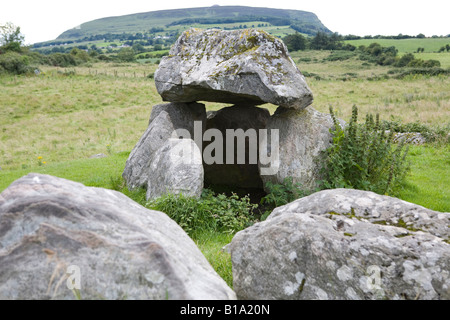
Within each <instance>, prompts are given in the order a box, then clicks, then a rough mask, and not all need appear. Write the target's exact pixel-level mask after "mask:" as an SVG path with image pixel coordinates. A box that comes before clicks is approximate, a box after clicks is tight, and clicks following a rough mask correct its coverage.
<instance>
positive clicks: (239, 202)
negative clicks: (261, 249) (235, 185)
mask: <svg viewBox="0 0 450 320" xmlns="http://www.w3.org/2000/svg"><path fill="white" fill-rule="evenodd" d="M146 206H147V207H148V208H150V209H153V210H159V211H162V212H164V213H166V214H167V215H168V216H169V217H170V218H172V219H173V220H174V221H175V222H177V223H178V224H179V225H180V226H181V227H182V228H183V229H184V230H185V231H186V232H187V233H188V234H190V235H192V234H193V233H194V232H196V231H199V230H200V231H205V230H212V231H219V232H225V233H230V234H231V233H235V232H237V231H239V230H242V229H244V228H246V227H247V226H248V225H249V224H250V223H251V220H252V219H251V211H252V210H253V209H254V208H255V207H256V205H255V204H251V203H250V199H249V197H247V196H245V197H243V198H239V197H238V196H237V195H236V194H232V195H231V196H229V197H228V196H226V195H225V194H217V195H216V194H215V193H214V192H213V191H211V190H208V189H204V190H203V194H202V196H201V198H200V199H197V198H195V197H186V196H183V195H182V194H179V195H173V194H167V195H165V196H162V197H160V198H157V199H155V200H152V201H150V202H149V203H148V204H147V205H146Z"/></svg>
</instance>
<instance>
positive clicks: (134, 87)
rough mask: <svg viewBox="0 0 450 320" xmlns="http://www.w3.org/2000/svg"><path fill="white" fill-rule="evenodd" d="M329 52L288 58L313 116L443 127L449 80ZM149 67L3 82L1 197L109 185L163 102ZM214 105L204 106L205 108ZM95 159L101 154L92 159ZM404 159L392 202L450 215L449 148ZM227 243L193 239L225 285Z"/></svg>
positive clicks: (423, 149) (82, 70)
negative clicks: (17, 190) (50, 187)
mask: <svg viewBox="0 0 450 320" xmlns="http://www.w3.org/2000/svg"><path fill="white" fill-rule="evenodd" d="M358 41H360V40H358ZM330 54H331V52H329V51H299V52H294V53H292V58H293V60H294V61H295V62H296V63H298V66H299V69H300V70H301V71H302V72H304V73H305V74H307V82H308V84H309V86H310V88H311V90H312V91H313V93H314V103H313V107H315V108H316V109H317V110H319V111H321V112H328V109H329V107H330V106H332V107H333V108H334V110H335V111H336V113H337V115H338V116H339V117H341V118H342V119H344V120H348V119H349V118H350V115H351V110H352V106H353V105H357V106H358V108H359V112H360V114H361V115H364V114H365V113H369V112H370V113H373V114H375V113H379V114H380V117H381V119H386V120H392V119H394V120H398V121H401V122H404V123H412V122H421V123H424V124H427V125H429V126H430V127H445V126H447V128H448V125H449V123H450V90H449V88H450V77H448V76H434V77H430V76H422V75H416V76H407V77H405V78H402V79H396V78H394V77H385V76H384V75H386V74H388V71H389V70H390V69H389V68H388V67H382V66H376V65H373V64H364V62H363V61H360V60H358V59H356V58H355V57H353V58H350V59H347V60H344V61H326V60H325V58H327V57H328V56H329V55H330ZM423 54H424V55H427V54H428V55H434V54H435V53H431V52H427V51H426V52H425V53H423ZM445 54H446V53H442V54H437V53H436V55H439V56H433V57H432V58H434V59H437V58H439V57H441V56H442V57H444V55H445ZM447 55H448V56H450V53H448V54H447ZM439 59H440V58H439ZM445 59H447V56H445ZM156 68H157V65H155V64H139V63H120V64H117V63H95V64H89V65H86V66H80V67H75V68H70V69H64V68H56V67H42V71H43V72H42V73H41V74H40V75H38V76H34V75H33V76H8V75H3V76H1V77H0V89H1V90H0V167H1V170H0V192H1V191H3V190H4V189H5V188H7V187H8V185H9V184H10V183H11V182H13V181H14V180H16V179H18V178H20V177H21V176H23V175H26V174H27V173H29V172H40V173H45V174H51V175H55V176H59V177H63V178H67V179H70V180H74V181H78V182H81V183H84V184H85V185H88V186H97V187H104V188H113V187H114V185H115V184H116V183H117V181H120V179H121V178H120V177H121V174H122V171H123V169H124V166H125V161H126V159H127V157H128V155H129V152H130V151H131V150H132V148H133V147H134V145H135V144H136V143H137V141H138V140H139V138H140V137H141V135H142V133H143V132H144V131H145V129H146V127H147V125H148V119H149V116H150V112H151V109H152V106H154V105H156V104H159V103H162V100H161V98H160V96H159V95H158V94H157V92H156V88H155V83H154V80H153V79H152V77H149V75H151V74H152V73H154V72H155V70H156ZM221 107H223V105H221V104H214V103H207V109H208V110H216V109H218V108H221ZM264 107H267V108H268V109H269V110H270V111H271V112H274V111H275V109H276V107H275V106H271V105H264ZM361 118H363V117H361ZM99 153H103V154H105V155H106V157H104V158H100V159H97V158H90V157H91V156H93V155H96V154H99ZM408 160H409V161H410V162H411V172H410V174H409V175H408V178H407V183H406V184H405V185H404V186H403V187H402V188H401V189H399V190H397V191H396V194H395V196H397V197H399V198H401V199H404V200H406V201H409V202H413V203H416V204H419V205H422V206H425V207H427V208H430V209H433V210H437V211H443V212H450V192H449V190H450V180H449V178H448V177H450V147H449V145H448V143H444V144H428V145H424V146H412V147H411V151H410V153H409V156H408ZM231 239H232V235H229V234H214V233H212V234H200V235H197V236H196V238H195V239H194V240H195V241H196V242H197V244H198V245H199V247H200V249H201V250H202V252H203V253H204V254H205V256H206V257H207V258H208V260H209V261H210V262H211V264H212V266H213V267H214V268H215V269H216V270H217V271H218V273H219V274H220V275H221V276H222V277H223V278H224V279H225V280H226V281H227V283H228V284H229V285H230V286H232V275H231V261H230V258H229V256H228V255H227V254H226V253H224V252H222V251H221V248H222V247H223V246H224V245H225V244H227V243H229V242H230V241H231Z"/></svg>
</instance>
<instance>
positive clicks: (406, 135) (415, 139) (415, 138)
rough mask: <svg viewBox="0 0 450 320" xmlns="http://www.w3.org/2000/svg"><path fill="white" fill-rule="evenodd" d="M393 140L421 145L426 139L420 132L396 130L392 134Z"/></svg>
mask: <svg viewBox="0 0 450 320" xmlns="http://www.w3.org/2000/svg"><path fill="white" fill-rule="evenodd" d="M393 140H394V142H403V143H408V144H415V145H422V144H424V143H426V142H427V139H425V137H424V136H423V135H422V134H421V133H420V132H398V133H395V134H394V137H393Z"/></svg>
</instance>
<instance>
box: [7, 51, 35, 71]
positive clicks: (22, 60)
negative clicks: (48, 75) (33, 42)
mask: <svg viewBox="0 0 450 320" xmlns="http://www.w3.org/2000/svg"><path fill="white" fill-rule="evenodd" d="M29 64H30V60H29V58H28V57H27V56H25V55H21V54H20V53H17V52H15V51H8V52H6V53H4V54H0V72H7V73H12V74H25V73H29V72H32V71H33V68H32V67H30V65H29Z"/></svg>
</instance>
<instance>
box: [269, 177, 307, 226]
mask: <svg viewBox="0 0 450 320" xmlns="http://www.w3.org/2000/svg"><path fill="white" fill-rule="evenodd" d="M266 190H267V195H266V196H264V197H263V198H262V199H261V205H263V206H264V207H265V212H264V213H263V214H262V216H261V218H260V220H261V221H263V220H265V219H266V218H267V216H268V215H269V214H270V213H271V212H272V210H273V209H275V208H276V207H279V206H283V205H285V204H288V203H290V202H292V201H294V200H297V199H299V198H302V197H305V196H307V195H309V193H308V192H306V191H304V190H303V189H302V186H301V184H300V183H294V182H293V179H292V177H287V178H285V179H284V181H283V183H281V184H277V183H273V182H270V181H268V182H267V183H266Z"/></svg>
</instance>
